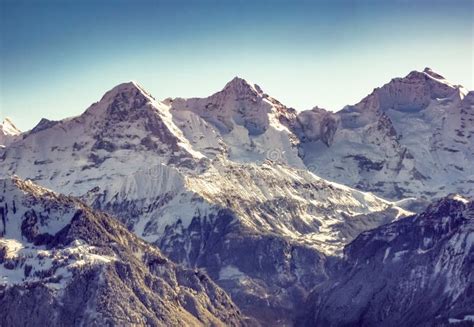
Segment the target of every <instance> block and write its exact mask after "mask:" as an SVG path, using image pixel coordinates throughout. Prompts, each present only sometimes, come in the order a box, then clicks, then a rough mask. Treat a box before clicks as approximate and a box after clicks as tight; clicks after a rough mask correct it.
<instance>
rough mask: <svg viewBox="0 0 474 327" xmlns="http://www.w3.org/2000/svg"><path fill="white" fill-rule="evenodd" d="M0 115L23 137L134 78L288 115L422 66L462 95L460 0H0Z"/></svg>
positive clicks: (175, 92)
mask: <svg viewBox="0 0 474 327" xmlns="http://www.w3.org/2000/svg"><path fill="white" fill-rule="evenodd" d="M0 9H1V11H0V15H1V17H0V118H4V117H5V116H9V117H11V118H12V119H13V121H14V122H15V123H16V124H17V125H18V126H19V127H20V128H21V129H23V130H26V129H29V128H32V127H33V126H34V125H35V124H36V123H37V122H38V121H39V120H40V119H41V118H42V117H46V118H49V119H61V118H65V117H67V116H73V115H78V114H80V113H82V112H83V111H84V110H85V109H86V108H87V107H88V106H89V105H90V104H91V103H93V102H95V101H97V100H99V99H100V97H101V96H102V95H103V93H105V92H106V91H107V90H108V89H110V88H112V87H113V86H115V85H116V84H119V83H121V82H124V81H129V80H136V81H138V82H139V83H140V84H141V85H143V86H144V87H145V88H146V89H147V90H148V91H149V92H150V93H152V94H153V95H154V96H155V97H156V98H158V99H163V98H166V97H176V96H181V97H192V96H207V95H210V94H212V93H214V92H216V91H218V90H220V89H221V88H222V87H223V86H224V85H225V83H226V82H228V81H229V80H231V79H232V78H233V77H234V76H240V77H243V78H246V79H247V80H249V81H252V82H255V83H257V84H259V85H260V86H261V87H262V88H263V90H264V91H265V92H267V93H268V94H270V95H272V96H273V97H275V98H277V99H279V100H280V101H281V102H283V103H284V104H286V105H288V106H292V107H294V108H296V109H298V110H303V109H310V108H312V107H313V106H315V105H318V106H320V107H324V108H327V109H330V110H339V109H341V108H342V107H343V106H344V105H346V104H353V103H356V102H358V101H359V100H360V99H362V98H363V97H364V96H365V95H367V94H368V93H370V92H371V91H372V89H373V88H374V87H377V86H381V85H382V84H384V83H386V82H388V81H389V80H390V79H391V78H393V77H397V76H404V75H406V74H407V73H408V72H410V71H411V70H415V69H416V70H422V69H423V68H424V67H426V66H428V67H431V68H432V69H433V70H435V71H437V72H439V73H441V74H442V75H444V76H445V77H446V78H448V79H449V80H450V81H451V82H453V83H456V84H462V85H464V86H465V87H467V88H468V89H473V55H474V54H473V46H474V45H473V36H474V35H473V34H474V31H473V12H474V8H473V2H472V1H470V0H468V1H461V0H460V1H456V0H454V1H448V0H445V1H436V0H424V1H420V0H418V1H417V0H413V1H408V0H404V1H390V2H388V1H382V0H379V1H298V0H293V1H279V0H272V1H258V0H257V1H243V0H242V1H239V0H220V1H217V0H216V1H197V0H194V1H180V0H177V1H171V0H169V1H113V0H108V1H105V0H102V1H87V0H86V1H73V0H62V1H60V0H56V1H46V0H45V1H38V0H35V1H31V0H30V1H22V0H15V1H12V0H0Z"/></svg>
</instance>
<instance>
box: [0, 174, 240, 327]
mask: <svg viewBox="0 0 474 327" xmlns="http://www.w3.org/2000/svg"><path fill="white" fill-rule="evenodd" d="M0 218H1V226H0V235H1V236H0V304H1V306H2V310H1V313H0V324H1V325H2V326H39V325H42V326H71V325H88V326H99V325H101V326H103V325H121V326H123V325H134V326H150V325H153V326H193V327H194V326H210V325H213V326H240V325H243V324H244V321H243V317H242V316H241V314H240V313H239V311H238V309H237V308H236V306H235V305H234V304H233V303H232V301H231V300H230V298H229V297H228V296H227V295H226V294H225V293H224V291H222V290H221V289H220V288H219V287H217V286H216V285H215V284H214V283H213V282H211V281H210V279H209V277H208V276H207V275H206V274H205V273H203V272H201V271H197V270H189V269H184V268H182V267H181V266H177V265H175V264H173V263H172V262H170V261H169V260H168V259H166V258H165V257H164V256H163V255H162V254H161V253H160V251H159V250H158V249H157V248H155V247H153V246H150V245H149V244H147V243H145V242H143V241H142V240H141V239H139V238H138V237H136V236H135V235H133V234H132V233H130V232H129V231H128V230H127V229H126V228H125V227H124V226H122V225H121V224H120V223H118V221H117V220H116V219H114V218H113V217H111V216H108V215H106V214H103V213H100V212H95V211H93V210H92V209H91V208H89V207H87V206H85V205H84V204H83V203H81V202H79V201H78V200H76V199H74V198H71V197H66V196H64V195H60V194H57V193H54V192H51V191H49V190H47V189H44V188H41V187H39V186H37V185H35V184H33V183H31V182H29V181H23V180H20V179H18V178H16V177H14V178H11V179H2V180H0Z"/></svg>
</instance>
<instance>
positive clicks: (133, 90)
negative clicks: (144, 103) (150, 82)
mask: <svg viewBox="0 0 474 327" xmlns="http://www.w3.org/2000/svg"><path fill="white" fill-rule="evenodd" d="M118 95H120V96H126V97H135V96H137V95H141V96H144V97H146V98H148V99H149V100H150V101H152V100H155V98H153V96H152V95H151V94H150V93H148V92H147V91H146V90H145V89H144V88H143V87H142V86H141V85H140V84H138V83H137V82H135V81H129V82H125V83H121V84H118V85H117V86H115V87H114V88H112V89H111V90H110V91H108V92H107V93H105V95H104V96H103V98H102V100H106V99H112V98H115V97H116V96H118Z"/></svg>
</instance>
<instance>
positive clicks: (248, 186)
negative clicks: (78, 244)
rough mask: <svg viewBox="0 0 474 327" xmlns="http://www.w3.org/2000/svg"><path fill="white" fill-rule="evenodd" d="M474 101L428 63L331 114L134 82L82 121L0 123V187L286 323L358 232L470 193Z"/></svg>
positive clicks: (242, 94) (253, 91) (259, 98)
mask: <svg viewBox="0 0 474 327" xmlns="http://www.w3.org/2000/svg"><path fill="white" fill-rule="evenodd" d="M473 99H474V98H473V92H467V91H466V90H464V89H463V88H462V87H460V86H455V85H452V84H450V83H449V82H447V81H446V80H445V79H444V78H442V77H441V76H440V75H438V74H436V73H434V72H433V71H431V70H429V69H425V70H424V71H423V72H416V71H415V72H411V73H410V74H409V75H408V76H406V77H404V78H396V79H393V80H392V81H391V82H389V83H388V84H386V85H384V86H383V87H381V88H378V89H375V90H374V92H373V93H372V94H370V95H369V96H368V97H366V98H365V99H363V100H362V101H361V102H360V103H358V104H356V105H354V106H347V107H346V108H344V109H343V110H341V111H339V112H336V113H332V112H328V111H326V110H324V109H321V108H317V107H315V108H314V109H312V110H308V111H303V112H297V111H295V110H294V109H292V108H289V107H286V106H285V105H283V104H281V103H280V102H279V101H278V100H276V99H274V98H272V97H271V96H269V95H268V94H266V93H264V91H263V90H262V89H261V88H260V87H259V86H257V85H255V84H252V83H249V82H247V81H245V80H244V79H242V78H238V77H237V78H235V79H233V80H232V81H230V82H229V83H227V85H225V87H224V88H223V89H222V90H221V91H219V92H217V93H215V94H213V95H211V96H209V97H206V98H191V99H182V98H176V99H171V98H168V99H165V100H164V101H159V100H156V99H155V98H154V97H153V96H152V95H150V94H149V93H147V92H146V91H145V90H144V89H143V87H141V86H140V85H138V84H137V83H135V82H129V83H124V84H120V85H118V86H116V87H114V88H113V89H111V90H110V91H109V92H107V93H106V94H105V95H104V96H103V98H102V99H100V101H98V102H96V103H94V104H92V105H91V106H90V107H89V108H88V109H87V110H86V111H85V112H84V113H83V114H81V115H79V116H76V117H71V118H66V119H63V120H60V121H49V120H47V119H43V120H42V121H41V122H40V123H39V124H38V125H37V126H36V127H34V128H33V129H32V130H30V131H27V132H23V133H20V132H19V131H18V130H17V129H16V128H14V127H13V126H14V125H13V123H12V122H11V121H6V122H5V123H4V124H3V125H2V126H1V127H2V128H1V130H2V131H3V132H2V133H3V134H1V135H3V136H1V135H0V137H3V138H0V141H1V142H0V144H2V143H3V144H2V146H1V147H0V165H1V169H0V178H6V179H9V178H10V177H11V176H13V175H18V176H19V177H20V178H23V179H29V180H32V181H33V182H34V183H37V184H39V185H41V186H43V187H47V188H49V189H52V190H54V191H56V192H59V193H61V194H65V195H67V196H74V197H77V198H79V199H81V200H82V201H84V202H85V203H86V204H87V205H89V206H90V207H91V208H93V209H94V210H100V211H103V212H107V213H109V214H112V215H114V216H115V217H117V219H118V220H120V222H122V223H123V224H124V225H125V226H126V227H127V229H128V230H129V231H131V232H133V233H134V234H135V235H137V236H138V237H139V238H141V239H143V240H145V241H148V242H150V243H152V244H155V245H157V246H158V247H159V248H160V250H161V251H163V253H164V254H165V255H166V256H168V257H169V258H170V259H171V260H172V261H174V262H177V263H180V264H183V265H186V266H188V267H190V268H192V269H194V268H200V269H203V270H205V271H206V273H207V274H208V275H209V276H210V278H211V279H212V280H214V281H215V282H216V283H217V284H218V285H219V286H220V287H222V288H223V289H224V290H225V291H226V292H227V293H228V294H229V295H230V296H231V297H232V299H233V301H234V302H235V303H236V304H237V305H238V306H239V307H240V309H241V310H242V311H243V313H244V314H246V315H249V316H251V317H253V319H254V321H253V322H254V323H255V322H259V323H261V324H264V325H282V326H283V325H292V324H293V321H294V319H295V318H296V315H297V314H299V309H300V308H301V307H302V306H303V305H304V303H305V300H306V298H307V296H308V294H309V293H310V291H311V290H312V289H314V288H316V289H319V288H320V287H322V285H329V284H328V283H330V282H331V280H332V278H333V277H332V276H333V273H334V271H333V268H334V264H335V263H336V262H338V261H339V259H338V258H340V257H341V256H342V255H343V249H344V246H345V245H347V244H348V243H350V242H351V241H352V240H354V239H355V238H356V237H358V235H359V234H361V233H363V232H365V231H367V230H372V229H374V228H377V227H380V226H382V225H385V224H388V223H392V222H394V221H397V220H400V219H401V218H402V217H404V216H407V215H410V214H411V212H409V211H407V210H404V209H402V208H401V207H403V208H405V209H408V210H412V211H421V210H423V208H424V207H425V206H426V203H428V202H430V201H431V200H432V199H434V198H438V197H442V196H446V195H447V194H449V193H451V192H457V193H460V194H463V195H469V194H472V192H473V189H472V186H473V185H474V184H473V183H474V182H473V181H474V178H473V176H474V171H473V165H472V162H474V147H473V143H472V142H473V138H472V137H471V136H472V135H473V134H474V116H473V115H474V112H473ZM343 184H346V185H348V186H345V185H343ZM368 191H370V192H373V193H369V192H368ZM374 194H375V195H374ZM384 198H385V199H390V200H389V201H387V200H384ZM403 221H405V220H403ZM362 235H364V234H362ZM358 239H359V238H358ZM463 287H464V286H463ZM219 319H220V318H219Z"/></svg>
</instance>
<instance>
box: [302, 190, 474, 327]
mask: <svg viewBox="0 0 474 327" xmlns="http://www.w3.org/2000/svg"><path fill="white" fill-rule="evenodd" d="M473 245H474V201H472V199H466V198H463V197H461V196H450V197H447V198H444V199H442V200H439V201H437V202H435V203H433V204H432V205H430V206H429V207H428V208H427V209H426V211H424V212H423V213H420V214H418V215H416V216H413V217H409V218H404V219H401V220H399V221H397V222H394V223H391V224H388V225H384V226H381V227H379V228H376V229H374V230H371V231H367V232H364V233H362V234H361V235H359V236H358V237H357V238H356V239H355V240H354V241H353V242H352V243H350V244H349V245H348V246H346V248H345V249H344V258H343V261H342V263H341V264H340V266H339V270H338V271H337V272H335V274H334V278H332V279H331V280H330V281H329V282H328V283H327V284H325V285H321V287H320V288H319V289H317V290H316V291H314V293H313V295H312V296H311V297H310V304H309V307H310V310H309V312H310V313H309V314H308V316H309V318H307V320H303V321H302V324H303V325H307V326H354V325H361V326H381V325H383V326H445V325H448V324H456V325H458V326H472V324H473V322H474V297H473V294H474V289H473V278H474V274H473V271H474V246H473Z"/></svg>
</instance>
